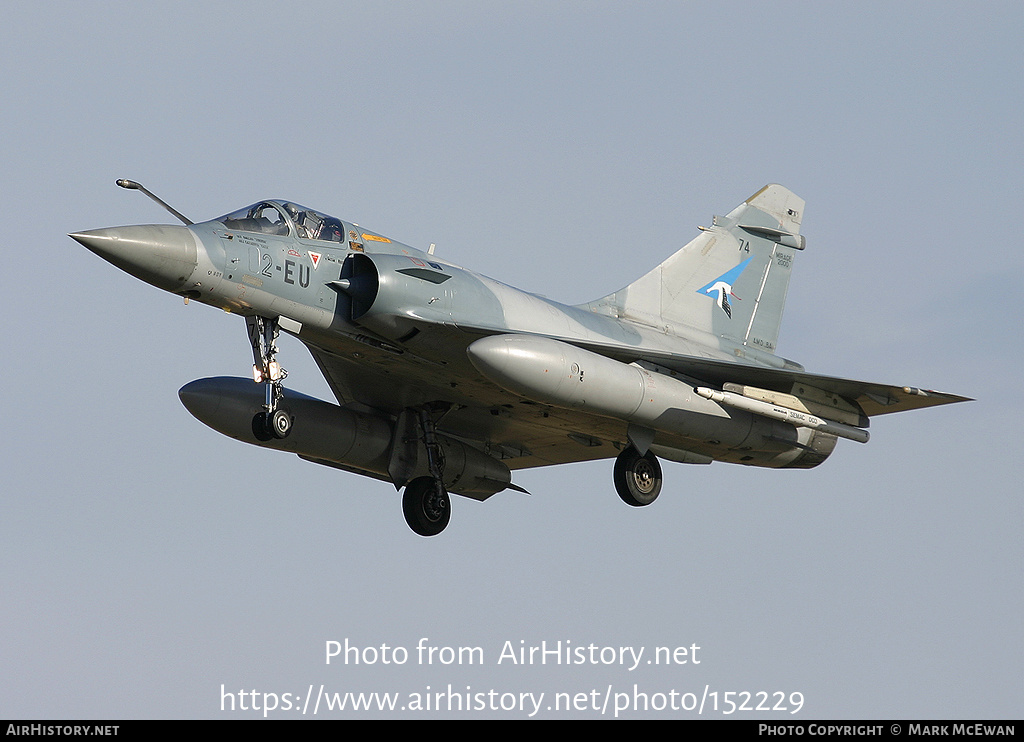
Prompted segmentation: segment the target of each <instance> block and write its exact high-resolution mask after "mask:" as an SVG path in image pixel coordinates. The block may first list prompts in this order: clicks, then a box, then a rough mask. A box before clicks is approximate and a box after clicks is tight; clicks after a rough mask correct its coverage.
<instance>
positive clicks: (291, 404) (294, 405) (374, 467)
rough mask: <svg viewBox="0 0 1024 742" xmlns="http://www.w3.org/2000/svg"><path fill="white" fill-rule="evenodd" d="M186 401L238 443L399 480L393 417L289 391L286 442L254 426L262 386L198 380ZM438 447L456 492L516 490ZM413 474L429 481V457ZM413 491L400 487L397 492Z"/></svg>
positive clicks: (450, 444)
mask: <svg viewBox="0 0 1024 742" xmlns="http://www.w3.org/2000/svg"><path fill="white" fill-rule="evenodd" d="M178 396H179V398H180V399H181V402H182V404H183V405H185V408H186V409H187V410H188V411H189V412H190V413H192V415H193V416H194V417H196V419H198V420H199V421H200V422H202V423H205V424H206V425H208V426H209V427H211V428H213V429H214V430H216V431H217V432H218V433H223V434H224V435H226V436H228V437H230V438H234V439H235V440H239V441H242V442H244V443H251V444H252V445H255V446H261V447H263V448H273V449H276V450H278V451H287V452H289V453H294V454H297V455H298V456H301V457H303V458H305V459H309V460H311V461H315V462H317V463H321V464H327V465H333V466H337V467H340V468H342V469H347V470H352V471H357V472H359V473H362V474H366V475H368V476H372V477H374V478H376V479H382V480H385V481H392V479H393V478H392V476H391V475H390V474H389V467H391V466H392V450H393V443H394V440H395V423H394V422H393V421H392V420H391V418H390V417H387V416H384V415H373V414H367V413H363V412H356V411H354V410H349V409H346V408H343V407H339V406H338V405H336V404H331V403H329V402H325V401H323V400H320V399H316V398H315V397H309V396H306V395H304V394H300V393H298V392H295V391H291V390H285V392H284V398H283V400H282V401H281V407H282V408H284V409H287V411H288V412H289V414H291V415H292V416H293V417H294V424H293V427H292V429H291V432H290V433H289V434H288V436H287V437H286V438H275V437H272V436H269V435H267V434H261V432H262V431H261V430H260V429H259V427H258V426H257V425H255V424H254V422H253V421H254V418H255V417H256V416H257V415H258V414H259V413H261V412H262V411H263V409H264V407H263V405H264V403H265V401H266V395H265V393H264V390H263V387H262V385H259V384H254V383H253V381H252V379H246V378H239V377H232V376H221V377H216V378H210V379H198V380H196V381H192V382H189V383H188V384H186V385H185V386H183V387H182V388H181V389H180V390H179V391H178ZM437 439H438V443H439V444H440V445H441V449H442V452H443V455H444V459H445V462H446V465H445V467H444V483H445V487H446V488H447V489H448V491H449V492H452V493H454V494H457V495H464V496H466V497H471V498H473V499H477V500H483V499H486V498H487V497H489V496H491V495H493V494H495V493H496V492H500V491H502V490H504V489H505V488H507V487H508V486H509V484H510V483H511V481H512V474H511V472H510V471H509V469H508V467H507V466H505V464H503V463H502V462H501V461H498V460H497V459H495V458H493V457H492V456H488V455H487V454H485V453H483V452H482V451H480V450H478V449H475V448H473V447H472V446H468V445H466V444H464V443H462V442H461V441H457V440H454V439H452V438H448V437H447V436H444V435H442V434H440V433H439V434H438V435H437ZM414 450H415V449H414ZM414 456H415V454H414ZM406 467H407V468H406V469H405V471H404V474H405V477H403V478H404V479H405V480H406V481H408V480H411V479H413V478H415V477H418V476H425V475H427V474H429V471H428V469H427V463H426V461H425V456H418V457H417V458H415V459H414V460H413V461H411V462H407V464H406ZM405 483H406V482H405V481H402V482H396V486H401V485H404V484H405Z"/></svg>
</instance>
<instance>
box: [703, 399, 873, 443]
mask: <svg viewBox="0 0 1024 742" xmlns="http://www.w3.org/2000/svg"><path fill="white" fill-rule="evenodd" d="M697 394H699V395H700V396H702V397H704V398H705V399H710V400H712V401H714V402H718V403H719V404H724V405H726V406H728V407H735V408H736V409H738V410H746V411H747V412H752V413H754V414H755V415H763V416H764V417H768V418H771V419H772V420H781V421H782V422H786V423H790V424H791V425H796V426H797V427H801V428H811V429H812V430H820V431H821V432H823V433H829V434H831V435H837V436H839V437H840V438H846V439H847V440H851V441H857V443H867V442H868V438H870V435H869V434H868V431H866V430H862V429H861V428H856V427H854V426H852V425H846V424H844V423H838V422H835V421H834V420H825V419H823V418H820V417H817V416H815V415H811V414H810V413H807V412H801V411H799V410H794V409H790V408H789V407H782V406H780V405H775V404H771V403H770V402H762V401H761V400H759V399H752V398H750V397H744V396H743V395H742V394H734V393H733V392H719V391H716V390H714V389H708V388H707V387H703V386H701V387H697Z"/></svg>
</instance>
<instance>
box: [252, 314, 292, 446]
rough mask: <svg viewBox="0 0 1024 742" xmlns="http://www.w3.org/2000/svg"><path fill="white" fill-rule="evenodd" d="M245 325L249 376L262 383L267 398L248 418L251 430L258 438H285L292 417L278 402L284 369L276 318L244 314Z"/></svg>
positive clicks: (282, 392) (281, 393)
mask: <svg viewBox="0 0 1024 742" xmlns="http://www.w3.org/2000/svg"><path fill="white" fill-rule="evenodd" d="M245 325H246V328H247V329H248V331H249V344H250V345H252V356H253V360H254V361H255V363H254V364H253V367H252V376H253V380H254V381H255V382H256V383H257V384H260V383H262V384H265V385H266V389H267V401H266V404H264V405H263V412H260V413H258V414H257V415H256V416H255V417H254V418H253V420H252V432H253V434H254V435H255V436H256V438H258V439H259V440H261V441H269V440H270V439H271V438H287V437H288V434H289V433H291V432H292V424H293V423H294V422H295V419H294V418H293V417H292V416H291V414H290V413H289V412H288V410H286V409H284V408H282V407H281V406H280V402H281V399H282V398H283V397H284V390H283V386H282V384H281V382H283V381H284V379H285V378H286V377H287V376H288V372H287V371H285V370H284V369H283V368H281V364H280V363H278V362H277V336H278V335H279V334H280V332H281V328H280V325H279V324H278V321H277V320H276V319H271V318H269V317H260V316H255V317H246V318H245Z"/></svg>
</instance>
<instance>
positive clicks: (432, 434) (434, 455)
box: [402, 405, 452, 536]
mask: <svg viewBox="0 0 1024 742" xmlns="http://www.w3.org/2000/svg"><path fill="white" fill-rule="evenodd" d="M443 409H445V410H446V409H447V405H445V406H444V407H443ZM410 411H411V410H410ZM416 422H417V423H418V427H419V433H420V439H421V440H422V441H423V446H424V448H425V449H426V452H427V471H429V472H430V476H426V477H416V479H414V480H412V481H411V482H409V484H407V485H406V486H405V492H404V493H403V494H402V512H403V513H404V514H405V522H406V523H408V524H409V528H411V529H412V530H413V532H414V533H417V534H419V535H420V536H436V535H437V534H439V533H440V532H441V531H443V530H444V529H445V527H446V526H447V525H448V521H449V520H451V517H452V506H451V499H450V498H449V497H448V491H447V490H446V489H445V487H444V452H443V451H442V450H441V444H440V443H438V442H437V433H436V430H435V422H434V418H433V417H432V415H431V410H430V409H429V408H420V409H418V410H416Z"/></svg>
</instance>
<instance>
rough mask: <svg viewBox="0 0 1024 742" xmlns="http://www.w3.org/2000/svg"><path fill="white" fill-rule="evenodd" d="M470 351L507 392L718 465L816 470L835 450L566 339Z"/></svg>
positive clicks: (502, 341) (515, 339)
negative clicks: (610, 422)
mask: <svg viewBox="0 0 1024 742" xmlns="http://www.w3.org/2000/svg"><path fill="white" fill-rule="evenodd" d="M467 353H468V354H469V358H470V361H472V363H473V365H474V366H475V367H476V368H477V370H478V371H480V373H481V374H483V375H484V376H485V377H486V378H487V379H488V380H490V381H491V382H493V383H495V384H497V385H498V386H500V387H501V388H502V389H505V390H506V391H510V392H512V393H514V394H518V395H521V396H523V397H526V398H527V399H531V400H533V401H535V402H542V403H545V404H550V405H553V406H556V407H563V408H567V409H573V410H582V411H586V412H590V413H592V414H595V415H600V416H602V417H609V418H614V419H618V420H622V421H624V422H626V423H629V424H630V425H631V428H632V426H639V427H641V428H646V429H649V430H651V431H654V432H655V434H658V433H662V434H667V435H668V436H679V437H682V438H686V439H689V440H692V441H694V442H695V444H696V445H698V447H699V448H700V451H699V452H706V453H710V454H711V455H712V456H713V458H715V459H720V460H727V461H734V462H736V463H744V464H748V465H753V466H768V467H789V468H809V467H812V466H817V465H818V464H820V463H821V462H822V461H824V460H825V459H826V458H827V457H828V455H829V454H830V453H831V452H832V450H833V448H834V447H835V442H836V438H835V436H834V435H832V434H830V433H829V432H823V431H818V430H812V429H809V428H806V427H795V426H794V425H791V424H787V423H785V422H782V421H780V420H777V419H770V418H769V417H766V416H763V415H759V414H755V413H752V412H750V411H748V410H741V409H736V408H735V407H732V408H726V407H723V405H721V404H719V403H717V402H716V401H715V400H712V399H708V398H706V397H704V396H702V395H701V394H699V393H698V391H697V389H696V388H695V387H694V386H691V385H690V384H687V383H685V382H683V381H680V380H679V379H675V378H672V377H671V376H667V375H665V374H661V373H655V372H652V371H649V370H648V369H646V368H643V367H641V366H638V365H636V364H626V363H621V362H619V361H616V360H614V359H612V358H608V357H606V356H602V355H599V354H597V353H592V352H590V351H587V350H584V349H582V348H578V347H576V346H574V345H570V344H569V343H563V342H560V341H558V340H552V339H550V338H543V337H536V336H528V335H494V336H491V337H486V338H482V339H480V340H477V341H476V342H474V343H473V344H471V345H470V346H469V348H468V349H467ZM633 429H635V428H633ZM661 440H662V438H661V437H658V438H656V439H655V441H656V442H657V443H660V442H661Z"/></svg>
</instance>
